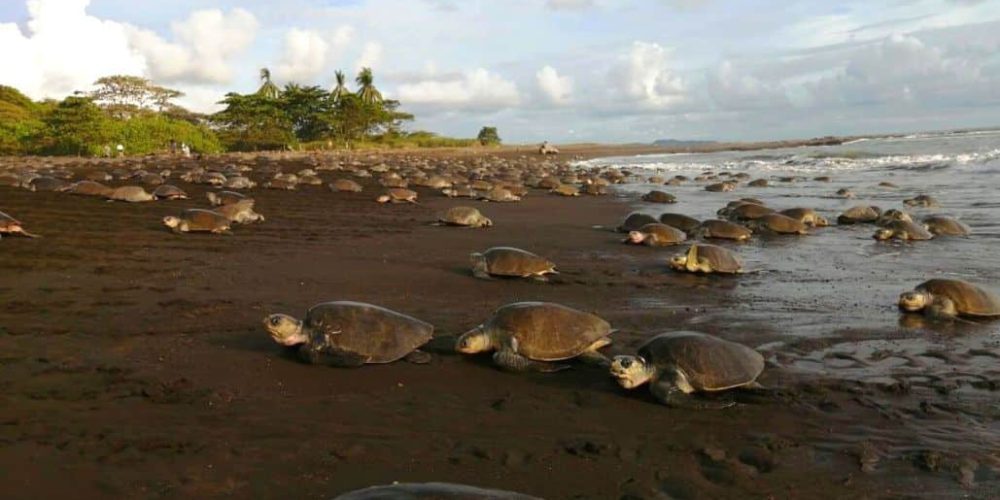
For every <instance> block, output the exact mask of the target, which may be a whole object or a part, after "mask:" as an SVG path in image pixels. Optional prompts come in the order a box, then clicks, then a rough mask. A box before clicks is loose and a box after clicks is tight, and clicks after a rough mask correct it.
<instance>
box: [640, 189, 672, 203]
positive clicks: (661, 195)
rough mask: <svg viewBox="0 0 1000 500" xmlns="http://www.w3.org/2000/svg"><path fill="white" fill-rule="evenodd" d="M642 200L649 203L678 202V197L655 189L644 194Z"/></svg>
mask: <svg viewBox="0 0 1000 500" xmlns="http://www.w3.org/2000/svg"><path fill="white" fill-rule="evenodd" d="M642 201H646V202H649V203H677V197H676V196H674V195H672V194H670V193H667V192H664V191H657V190H653V191H650V192H648V193H646V194H644V195H642Z"/></svg>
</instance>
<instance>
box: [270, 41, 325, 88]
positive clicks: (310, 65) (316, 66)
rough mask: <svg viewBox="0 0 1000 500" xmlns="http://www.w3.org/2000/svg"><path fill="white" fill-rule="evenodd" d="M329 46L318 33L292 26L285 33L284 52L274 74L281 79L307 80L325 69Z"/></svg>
mask: <svg viewBox="0 0 1000 500" xmlns="http://www.w3.org/2000/svg"><path fill="white" fill-rule="evenodd" d="M329 48H330V44H328V43H327V42H326V40H324V39H323V37H322V36H320V34H319V33H316V32H315V31H310V30H303V29H298V28H292V29H291V30H289V31H288V33H287V34H285V52H284V56H283V57H282V59H281V62H280V63H279V64H278V66H277V68H276V70H277V71H276V73H275V76H276V77H277V78H278V79H280V80H281V81H293V82H309V81H310V80H312V79H313V78H315V77H316V76H318V75H319V74H321V73H322V72H323V71H324V70H325V69H326V61H327V51H328V50H329Z"/></svg>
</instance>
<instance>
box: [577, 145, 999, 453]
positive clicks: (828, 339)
mask: <svg viewBox="0 0 1000 500" xmlns="http://www.w3.org/2000/svg"><path fill="white" fill-rule="evenodd" d="M579 165H580V166H583V167H589V166H602V167H613V168H621V169H626V170H629V171H631V172H633V173H634V174H635V175H634V178H633V179H632V182H630V183H628V184H625V185H622V186H620V187H619V188H618V189H617V191H616V193H617V195H618V196H622V197H624V198H625V199H626V200H627V201H628V202H629V203H631V204H632V205H633V206H634V208H635V210H638V211H642V212H646V213H650V214H653V215H659V214H660V213H663V212H680V213H684V214H687V215H690V216H692V217H696V218H698V219H708V218H714V217H716V215H715V214H716V211H717V210H718V209H719V208H721V207H723V206H724V205H725V204H726V203H727V202H729V201H731V200H735V199H738V198H741V197H754V198H759V199H762V200H763V201H765V202H766V203H767V204H768V205H769V206H771V207H773V208H778V209H783V208H791V207H811V208H815V209H817V210H819V211H820V213H821V214H823V215H824V216H826V218H827V219H829V220H830V221H831V223H832V224H836V222H835V221H836V218H837V215H838V214H840V213H841V212H843V211H844V210H845V209H847V208H849V207H851V206H854V205H876V206H879V207H881V208H882V209H883V210H886V209H890V208H896V209H905V210H907V211H908V212H910V213H911V214H912V215H913V216H914V219H915V220H916V219H920V218H923V217H925V216H927V215H931V214H944V215H950V216H953V217H956V218H958V219H959V220H961V221H963V222H965V223H966V224H968V225H969V226H971V228H972V231H973V234H972V236H971V237H968V238H937V239H934V240H931V241H925V242H912V243H902V242H893V243H886V242H878V241H876V240H874V239H873V238H872V235H873V233H874V232H875V229H876V228H875V226H874V225H867V224H866V225H852V226H837V225H833V226H830V227H827V228H818V229H815V230H814V231H813V234H811V235H808V236H755V237H754V238H753V239H752V241H750V242H748V243H742V244H740V243H719V240H714V241H713V243H716V244H721V245H722V246H726V247H728V248H730V249H731V250H733V251H734V252H736V253H737V254H738V255H739V256H740V257H741V258H742V259H743V260H744V262H745V266H746V268H747V269H749V270H750V271H752V272H750V273H748V274H745V275H742V276H739V277H735V278H726V277H717V276H709V277H689V276H684V277H683V278H678V280H677V282H676V286H677V287H686V288H687V289H689V290H690V291H691V293H688V294H671V295H670V297H676V296H678V295H680V296H682V297H688V296H689V297H691V298H690V299H687V301H688V302H689V303H684V304H677V303H675V302H668V301H676V300H677V299H675V298H670V299H667V298H661V297H657V296H656V295H655V292H650V291H648V290H636V294H635V297H634V305H635V307H636V308H655V307H677V306H685V305H691V306H697V307H700V308H705V306H706V303H708V307H707V308H705V313H704V314H702V315H700V316H698V317H696V318H693V319H692V320H691V323H690V324H686V325H676V326H677V328H678V329H699V325H700V324H706V323H711V324H712V325H715V327H714V328H715V331H716V332H717V333H718V334H720V335H722V336H724V337H730V338H733V339H736V340H739V341H741V342H744V343H748V344H751V345H754V346H755V347H757V348H758V349H760V350H761V351H763V352H765V354H766V355H767V357H768V358H769V361H770V362H771V365H772V366H777V367H780V368H782V370H783V371H784V372H785V373H791V374H793V376H796V375H802V376H805V377H807V378H812V379H823V380H834V381H839V382H840V383H849V384H861V385H862V386H871V387H889V388H892V387H906V388H907V389H906V390H907V391H915V392H917V393H919V394H920V397H921V398H926V399H925V401H937V402H936V403H935V404H937V405H939V407H940V408H947V410H946V412H945V413H944V414H945V415H949V417H946V418H959V419H960V420H961V421H962V422H963V424H962V425H958V426H954V425H950V424H947V422H945V421H944V420H941V421H938V420H935V419H932V420H927V418H926V415H923V414H920V411H921V410H919V409H913V408H915V407H913V405H909V404H908V403H904V402H902V400H899V401H890V402H885V403H879V404H886V405H887V406H886V407H887V408H888V407H892V406H893V405H895V406H894V410H893V411H896V412H898V414H900V415H906V414H908V412H910V413H909V414H910V417H909V418H906V417H901V418H902V420H901V422H906V423H905V424H901V425H900V426H899V428H898V429H897V430H894V431H892V432H888V433H885V434H881V435H878V436H877V437H876V438H873V437H872V436H871V430H870V429H867V428H866V427H865V426H858V427H854V426H853V424H851V423H845V427H844V430H843V432H842V433H839V434H838V436H837V437H836V438H834V437H831V439H833V440H835V441H839V443H840V444H841V445H843V444H844V443H854V442H857V441H858V440H865V439H877V440H879V441H880V444H881V446H882V447H884V448H885V449H887V450H890V451H894V452H896V453H897V454H905V453H906V452H907V450H911V449H913V447H917V448H919V447H921V446H923V447H931V448H935V449H943V450H949V451H950V452H958V453H972V454H975V455H978V456H992V457H993V459H997V457H995V456H994V452H995V450H996V449H1000V406H998V405H997V404H996V402H997V401H998V400H1000V397H998V395H997V392H996V391H997V386H998V382H1000V320H998V321H986V322H977V323H971V322H961V321H960V322H946V323H937V322H926V321H921V320H920V317H915V316H913V315H902V314H900V313H899V311H898V310H897V308H896V301H897V299H898V297H899V294H900V293H901V292H904V291H907V290H910V289H912V288H913V287H914V286H916V285H918V284H919V283H921V282H923V281H925V280H927V279H930V278H934V277H954V278H961V279H965V280H968V281H971V282H974V283H977V284H980V285H982V286H985V287H987V288H990V289H992V290H994V291H997V292H1000V131H980V132H968V133H948V134H922V135H912V136H908V137H902V138H894V139H873V140H861V141H855V142H852V143H849V144H843V145H839V146H827V147H803V148H788V149H773V150H763V151H751V152H721V153H710V154H671V155H647V156H636V157H618V158H602V159H595V160H589V161H586V162H581V163H580V164H579ZM707 171H711V172H722V171H728V172H733V173H736V172H746V173H748V174H749V175H750V176H751V179H757V178H766V179H769V180H770V182H771V185H770V187H766V188H752V187H748V186H747V185H746V183H742V184H741V185H740V186H739V187H738V188H737V189H736V191H733V192H730V193H712V192H708V191H705V189H704V187H705V185H707V184H708V183H709V182H695V181H693V180H692V181H689V182H687V183H685V184H684V185H682V186H663V185H655V184H651V183H649V182H648V179H649V177H650V176H652V175H654V174H655V175H660V176H662V177H664V178H670V177H672V176H674V175H677V174H683V175H686V176H688V177H690V178H692V179H693V178H694V177H695V176H697V175H699V174H701V173H703V172H707ZM787 176H795V177H796V180H795V182H780V181H779V179H780V178H781V177H787ZM817 176H830V177H831V178H832V181H831V182H820V181H816V180H813V179H814V178H815V177H817ZM882 181H889V182H892V183H893V184H895V185H897V186H898V188H896V189H887V188H884V187H880V186H879V183H880V182H882ZM711 182H715V181H711ZM840 188H850V189H851V190H853V191H854V192H855V193H856V195H857V198H855V199H843V198H840V197H837V196H835V195H834V193H836V191H837V190H838V189H840ZM651 189H660V190H663V191H667V192H669V193H672V194H674V195H675V196H677V198H678V203H677V204H673V205H660V204H651V203H644V202H642V201H641V200H640V199H639V197H640V196H641V195H642V194H643V193H645V192H648V191H649V190H651ZM918 194H929V195H932V196H934V197H935V198H937V199H938V201H939V202H940V204H941V208H929V209H924V208H916V209H913V208H907V207H904V205H903V203H902V201H903V200H904V199H907V198H910V197H913V196H915V195H918ZM680 251H682V248H668V249H663V250H653V251H651V253H650V256H649V259H651V260H654V259H655V260H659V261H662V260H663V259H665V258H667V257H669V256H670V255H673V254H676V253H679V252H680ZM665 272H667V273H669V271H665ZM692 280H694V281H692ZM705 289H711V290H713V291H714V293H715V295H714V297H715V298H716V300H714V301H712V300H709V301H706V297H705V294H704V293H703V290H705ZM682 300H683V299H682ZM719 325H721V326H719Z"/></svg>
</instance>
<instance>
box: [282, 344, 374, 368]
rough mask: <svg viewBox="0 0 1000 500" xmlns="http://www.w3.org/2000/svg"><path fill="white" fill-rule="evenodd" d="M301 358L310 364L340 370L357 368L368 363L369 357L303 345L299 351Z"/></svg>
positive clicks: (332, 348) (326, 347)
mask: <svg viewBox="0 0 1000 500" xmlns="http://www.w3.org/2000/svg"><path fill="white" fill-rule="evenodd" d="M299 358H301V359H302V360H303V361H305V362H306V363H309V364H313V365H328V366H336V367H338V368H357V367H359V366H362V365H364V364H365V363H366V362H368V356H365V355H362V354H360V353H357V352H353V351H346V350H344V349H338V348H335V347H330V346H324V347H320V348H315V347H312V346H308V345H303V346H302V347H301V348H300V349H299Z"/></svg>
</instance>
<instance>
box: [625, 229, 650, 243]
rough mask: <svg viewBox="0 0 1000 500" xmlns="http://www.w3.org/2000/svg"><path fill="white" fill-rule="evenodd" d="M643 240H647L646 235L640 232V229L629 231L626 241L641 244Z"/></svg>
mask: <svg viewBox="0 0 1000 500" xmlns="http://www.w3.org/2000/svg"><path fill="white" fill-rule="evenodd" d="M643 241H646V235H645V234H642V233H640V232H639V231H629V232H628V238H625V243H631V244H633V245H641V244H642V242H643Z"/></svg>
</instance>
